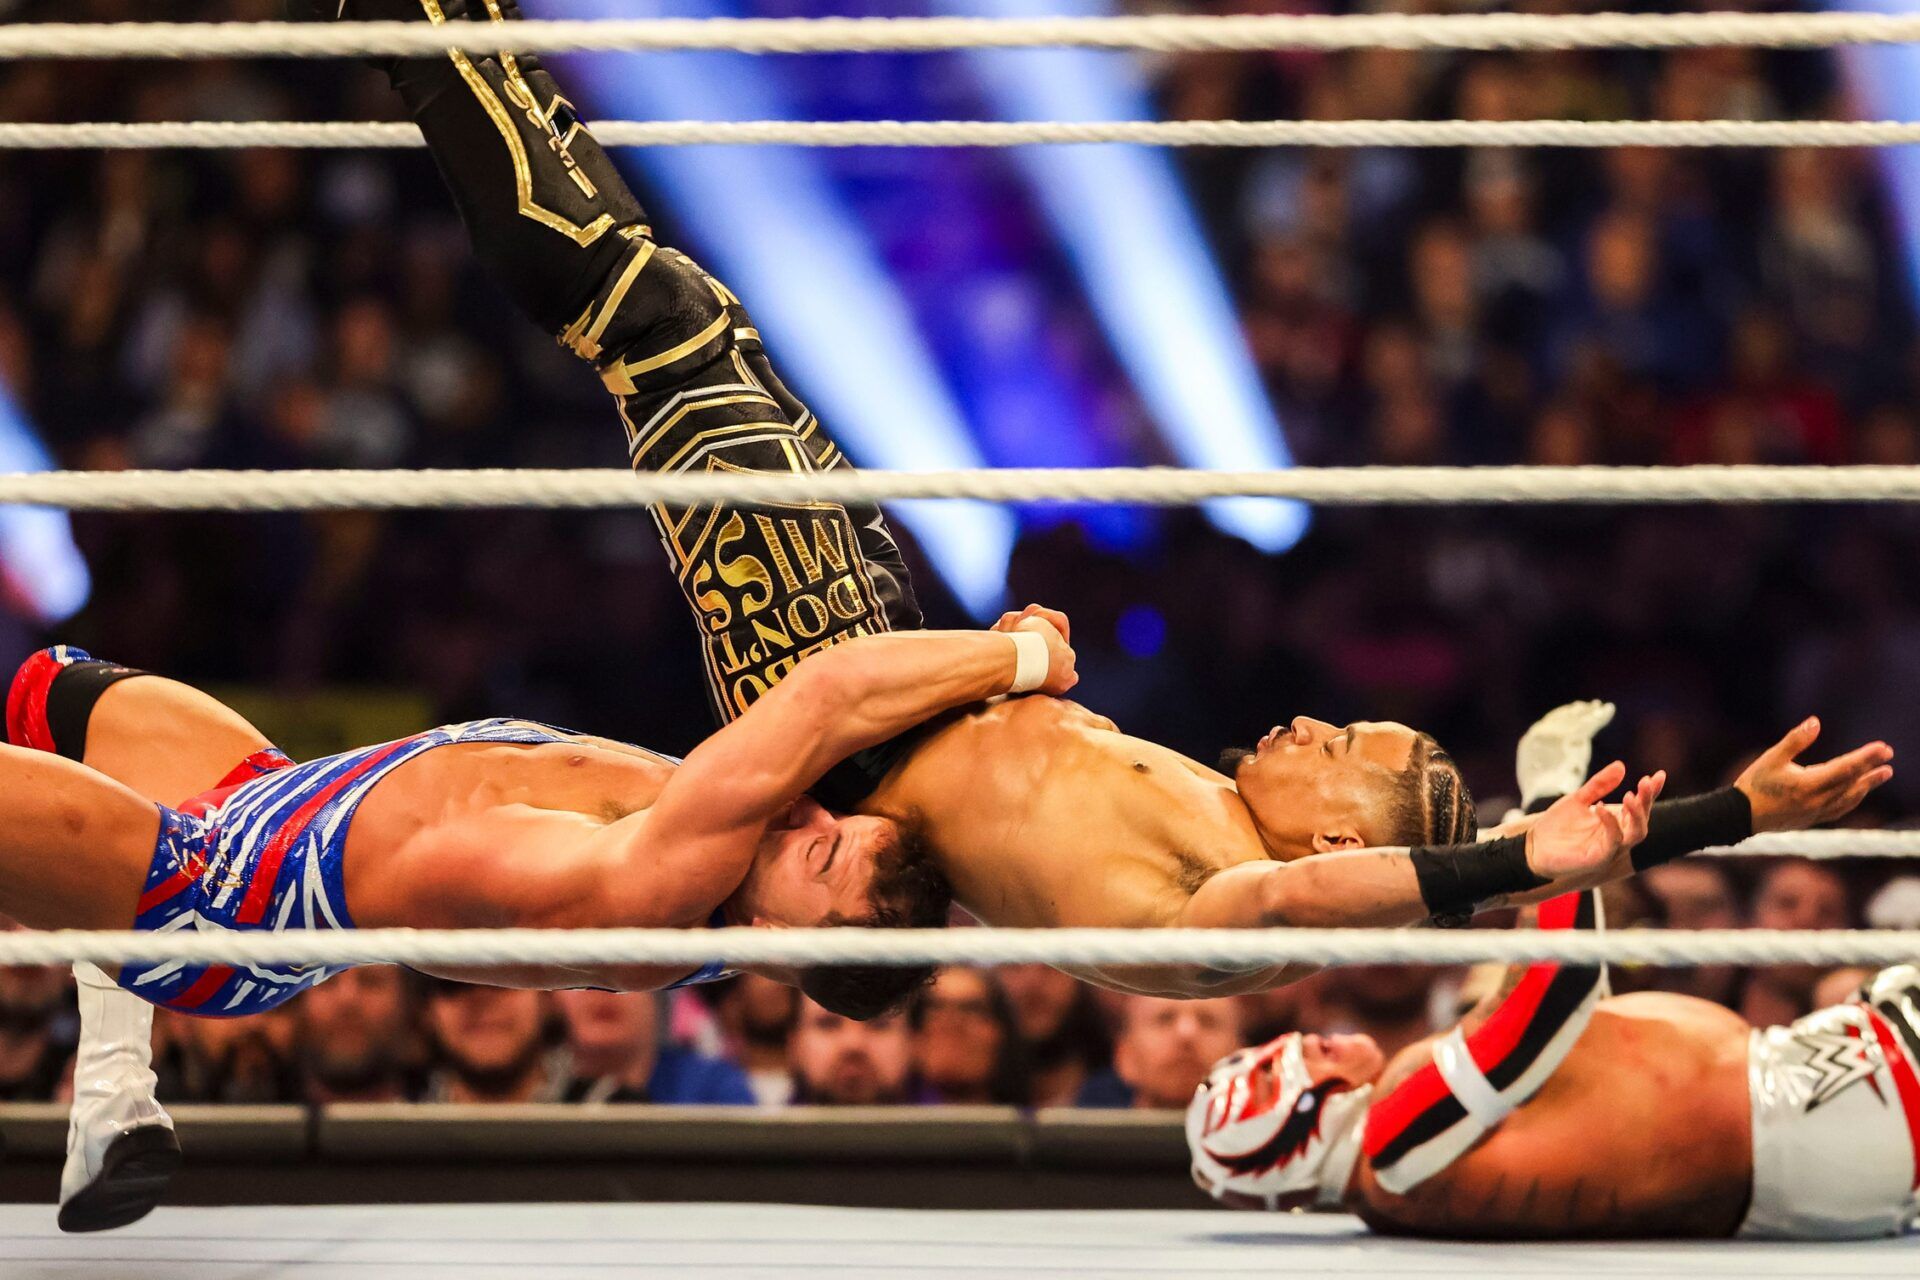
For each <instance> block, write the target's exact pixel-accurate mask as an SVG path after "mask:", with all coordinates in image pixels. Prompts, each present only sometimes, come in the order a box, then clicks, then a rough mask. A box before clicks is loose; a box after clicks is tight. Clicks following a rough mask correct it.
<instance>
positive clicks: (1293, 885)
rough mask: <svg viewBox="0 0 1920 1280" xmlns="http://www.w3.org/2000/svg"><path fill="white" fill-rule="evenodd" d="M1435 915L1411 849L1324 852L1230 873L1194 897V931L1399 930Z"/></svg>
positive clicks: (1190, 919)
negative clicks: (1197, 929)
mask: <svg viewBox="0 0 1920 1280" xmlns="http://www.w3.org/2000/svg"><path fill="white" fill-rule="evenodd" d="M1431 914H1432V908H1430V907H1429V906H1427V904H1426V902H1425V900H1424V899H1423V898H1422V896H1421V892H1420V878H1419V875H1418V874H1417V872H1416V871H1415V869H1414V865H1413V861H1412V858H1411V856H1410V854H1409V851H1408V850H1406V849H1360V850H1356V851H1354V852H1351V853H1322V854H1315V855H1314V856H1313V857H1310V858H1300V859H1298V860H1296V861H1293V862H1250V863H1242V864H1240V865H1239V866H1235V867H1229V868H1228V869H1227V870H1225V871H1223V872H1221V873H1220V874H1219V875H1216V876H1214V877H1213V878H1212V879H1211V880H1209V881H1207V883H1206V884H1204V885H1202V886H1201V887H1200V891H1199V892H1198V893H1196V894H1194V896H1193V899H1192V901H1191V902H1190V903H1189V904H1188V906H1187V909H1186V910H1185V911H1184V912H1182V914H1181V918H1180V923H1181V924H1182V925H1187V926H1191V927H1194V928H1227V929H1273V928H1296V929H1315V928H1383V929H1385V928H1397V927H1399V926H1401V925H1409V924H1418V923H1419V922H1420V921H1422V920H1425V919H1427V918H1428V916H1430V915H1431Z"/></svg>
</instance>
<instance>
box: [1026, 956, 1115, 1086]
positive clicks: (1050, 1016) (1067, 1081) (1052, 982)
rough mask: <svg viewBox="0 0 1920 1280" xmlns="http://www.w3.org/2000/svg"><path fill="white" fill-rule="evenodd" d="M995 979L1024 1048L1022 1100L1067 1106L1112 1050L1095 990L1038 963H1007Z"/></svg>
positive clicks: (1100, 1067) (1105, 1062) (1102, 1064)
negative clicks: (1025, 1074)
mask: <svg viewBox="0 0 1920 1280" xmlns="http://www.w3.org/2000/svg"><path fill="white" fill-rule="evenodd" d="M999 978H1000V987H1001V989H1002V990H1003V991H1005V992H1006V993H1007V999H1008V1000H1009V1001H1010V1002H1011V1003H1012V1005H1013V1018H1014V1024H1015V1027H1016V1029H1017V1030H1018V1032H1019V1035H1020V1039H1021V1041H1022V1042H1023V1044H1024V1045H1025V1048H1026V1055H1027V1071H1028V1081H1029V1084H1028V1090H1027V1097H1026V1102H1027V1103H1028V1105H1030V1106H1035V1107H1068V1106H1072V1105H1073V1101H1074V1099H1075V1098H1077V1097H1078V1096H1079V1094H1080V1090H1081V1089H1082V1088H1083V1087H1084V1086H1085V1085H1086V1083H1087V1080H1088V1079H1089V1078H1090V1077H1091V1076H1092V1075H1093V1073H1094V1072H1095V1071H1098V1070H1100V1069H1102V1068H1104V1067H1105V1066H1106V1064H1107V1061H1108V1059H1109V1057H1110V1056H1111V1054H1112V1053H1113V1047H1112V1043H1111V1040H1112V1038H1111V1036H1110V1035H1109V1034H1108V1031H1107V1024H1106V1019H1105V1017H1104V1016H1103V1015H1102V1014H1101V1012H1100V1002H1099V1001H1098V1000H1097V999H1096V998H1095V996H1094V989H1093V988H1092V987H1090V986H1088V985H1087V984H1086V983H1084V982H1081V981H1080V980H1079V979H1078V978H1074V977H1071V976H1069V975H1068V974H1064V973H1062V972H1060V971H1059V970H1058V969H1053V968H1049V967H1048V966H1046V965H1043V964H1019V965H1011V966H1009V967H1007V968H1004V969H1001V970H999Z"/></svg>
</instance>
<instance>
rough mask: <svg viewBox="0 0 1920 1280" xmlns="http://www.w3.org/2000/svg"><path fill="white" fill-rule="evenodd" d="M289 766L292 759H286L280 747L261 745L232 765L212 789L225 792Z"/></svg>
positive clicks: (291, 766)
mask: <svg viewBox="0 0 1920 1280" xmlns="http://www.w3.org/2000/svg"><path fill="white" fill-rule="evenodd" d="M291 768H293V761H291V760H289V759H287V757H286V755H285V754H284V753H283V752H282V751H281V750H280V748H278V747H262V748H260V749H259V750H258V751H256V752H254V753H253V754H252V755H250V756H248V757H247V758H246V759H245V760H242V761H241V762H240V763H239V764H237V765H235V766H233V768H232V769H230V770H229V771H228V772H227V776H226V777H224V778H222V779H220V785H219V786H217V787H215V788H214V790H215V791H220V792H226V791H228V790H230V789H231V788H233V787H238V786H241V785H243V784H245V783H248V782H252V781H253V780H254V779H255V778H264V777H266V776H267V775H268V774H270V773H278V772H279V771H280V770H282V769H291ZM223 798H224V796H223Z"/></svg>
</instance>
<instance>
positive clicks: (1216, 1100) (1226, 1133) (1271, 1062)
mask: <svg viewBox="0 0 1920 1280" xmlns="http://www.w3.org/2000/svg"><path fill="white" fill-rule="evenodd" d="M1372 1098H1373V1086H1372V1085H1370V1084H1363V1085H1355V1084H1353V1083H1352V1082H1351V1081H1348V1080H1344V1079H1341V1078H1339V1077H1332V1078H1329V1079H1326V1080H1323V1081H1321V1082H1319V1083H1318V1084H1316V1083H1314V1081H1313V1078H1312V1074H1311V1073H1310V1072H1309V1071H1308V1069H1307V1055H1306V1044H1305V1037H1304V1036H1302V1035H1301V1034H1300V1033H1299V1032H1297V1031H1296V1032H1289V1033H1288V1034H1286V1035H1284V1036H1281V1037H1279V1038H1278V1039H1276V1040H1274V1041H1272V1042H1270V1043H1268V1044H1266V1045H1263V1046H1262V1047H1260V1048H1257V1049H1242V1050H1240V1051H1239V1052H1238V1053H1234V1054H1229V1055H1228V1056H1227V1057H1225V1058H1222V1059H1221V1060H1220V1061H1219V1062H1218V1063H1216V1064H1215V1065H1214V1068H1213V1070H1212V1072H1211V1073H1209V1074H1208V1076H1207V1078H1206V1080H1205V1082H1203V1083H1202V1084H1201V1086H1200V1087H1199V1089H1197V1090H1195V1092H1194V1095H1193V1102H1192V1103H1191V1104H1189V1105H1188V1107H1187V1150H1188V1151H1189V1152H1191V1153H1192V1156H1193V1180H1194V1183H1195V1184H1196V1185H1197V1186H1199V1188H1200V1189H1201V1190H1202V1191H1204V1192H1206V1193H1207V1194H1208V1195H1210V1196H1212V1197H1213V1198H1214V1199H1215V1200H1219V1201H1221V1202H1222V1203H1225V1204H1231V1205H1234V1206H1235V1207H1237V1208H1262V1209H1290V1208H1304V1207H1306V1206H1307V1205H1310V1204H1311V1205H1318V1206H1321V1207H1332V1206H1335V1205H1338V1204H1339V1203H1340V1202H1341V1199H1342V1197H1343V1196H1345V1194H1346V1190H1347V1181H1348V1179H1349V1178H1351V1177H1352V1176H1353V1166H1354V1162H1355V1161H1356V1160H1358V1159H1359V1157H1360V1137H1361V1131H1362V1130H1363V1129H1364V1128H1365V1127H1366V1119H1367V1106H1368V1103H1369V1102H1370V1101H1371V1100H1372Z"/></svg>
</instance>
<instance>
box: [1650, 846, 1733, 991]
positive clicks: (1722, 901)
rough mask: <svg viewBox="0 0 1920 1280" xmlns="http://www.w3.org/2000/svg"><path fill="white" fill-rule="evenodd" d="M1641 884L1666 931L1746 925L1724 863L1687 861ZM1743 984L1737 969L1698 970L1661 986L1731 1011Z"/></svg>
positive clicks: (1677, 973)
mask: <svg viewBox="0 0 1920 1280" xmlns="http://www.w3.org/2000/svg"><path fill="white" fill-rule="evenodd" d="M1639 881H1640V883H1642V884H1643V885H1644V886H1645V888H1646V890H1647V892H1648V893H1650V894H1651V895H1652V896H1653V898H1654V901H1655V902H1656V903H1657V904H1658V906H1659V912H1660V917H1661V921H1662V923H1663V924H1664V925H1665V927H1666V928H1669V929H1738V928H1739V927H1740V926H1741V925H1742V923H1744V922H1743V921H1742V919H1741V913H1740V894H1739V891H1738V890H1737V889H1736V888H1735V886H1734V883H1733V874H1732V872H1730V871H1729V870H1728V869H1727V864H1726V863H1725V862H1722V861H1717V860H1715V859H1712V858H1686V859H1683V860H1681V861H1679V862H1669V863H1668V864H1667V865H1666V866H1664V867H1655V868H1654V869H1653V870H1651V871H1649V872H1647V873H1646V874H1644V875H1642V876H1641V877H1639ZM1740 978H1741V975H1740V970H1739V969H1738V968H1737V967H1736V966H1734V965H1726V964H1713V965H1700V966H1698V967H1695V968H1688V969H1669V970H1665V971H1663V972H1662V973H1661V975H1660V979H1659V986H1660V988H1661V989H1662V990H1665V991H1677V992H1679V993H1680V994H1681V995H1689V996H1698V997H1699V998H1700V999H1702V1000H1713V1001H1716V1002H1718V1003H1720V1004H1724V1005H1727V1006H1728V1007H1731V1006H1732V1005H1733V1002H1734V1000H1735V998H1736V997H1737V996H1738V994H1739V991H1740Z"/></svg>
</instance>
